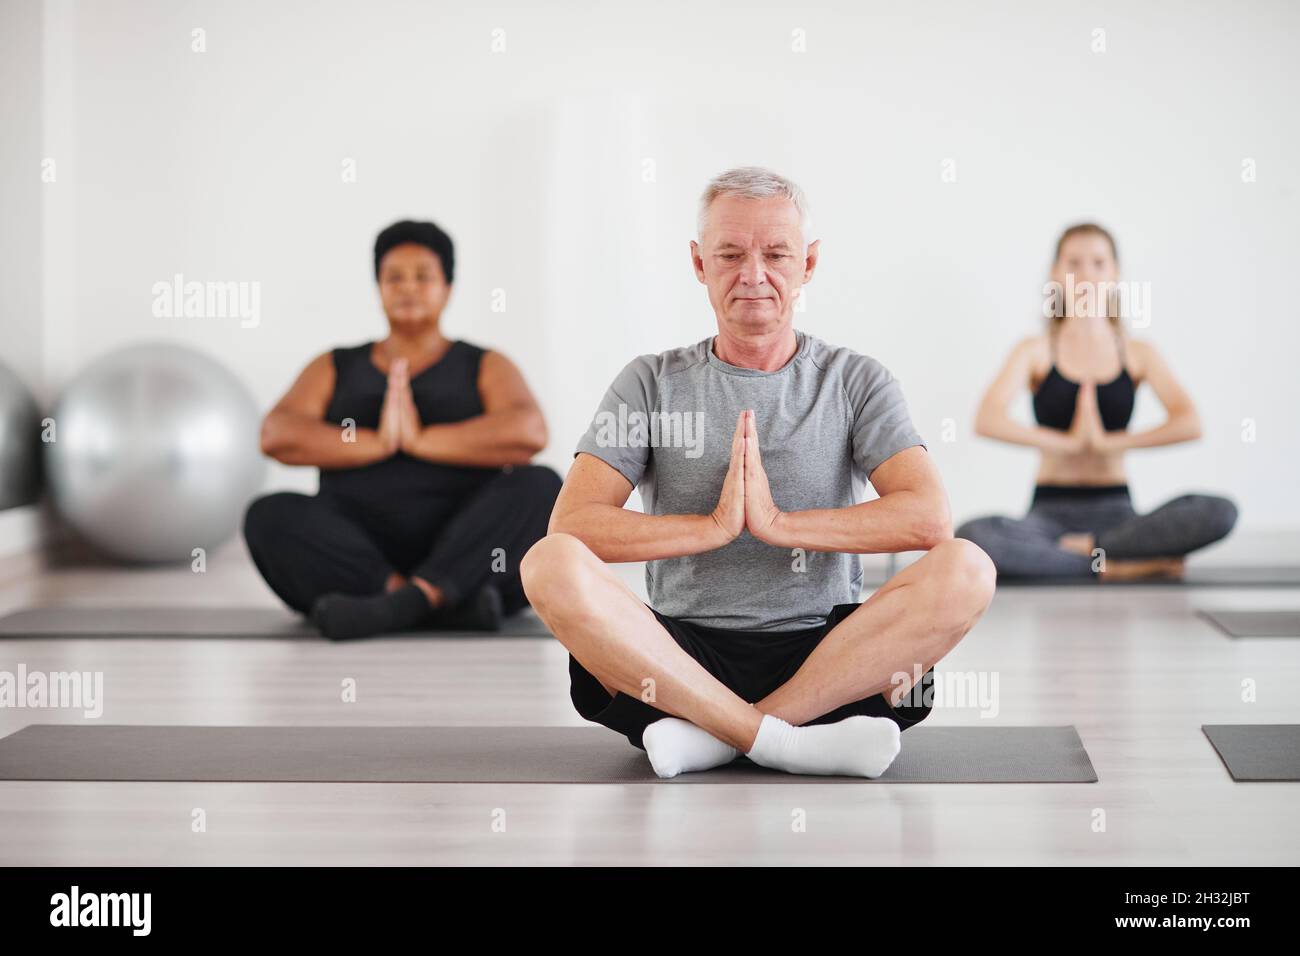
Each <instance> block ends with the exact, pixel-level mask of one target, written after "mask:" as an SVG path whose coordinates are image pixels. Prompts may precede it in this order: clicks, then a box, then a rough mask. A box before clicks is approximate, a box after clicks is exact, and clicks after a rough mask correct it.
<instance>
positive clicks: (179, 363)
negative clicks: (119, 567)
mask: <svg viewBox="0 0 1300 956" xmlns="http://www.w3.org/2000/svg"><path fill="white" fill-rule="evenodd" d="M260 417H261V416H260V415H259V414H258V410H257V405H256V404H255V402H254V401H253V397H252V396H251V395H250V394H249V393H248V391H247V390H246V389H245V388H244V386H243V385H242V384H241V383H240V381H239V380H238V379H237V378H235V376H234V375H232V374H231V373H230V372H228V371H227V370H226V369H225V368H223V367H222V366H221V365H220V364H218V363H217V362H216V361H214V360H213V359H211V358H209V357H208V356H206V355H202V354H200V353H199V352H195V351H193V350H192V349H188V348H183V347H181V346H177V345H164V344H151V345H137V346H133V347H131V348H125V349H122V350H120V351H118V352H114V353H112V354H111V355H108V356H107V357H105V358H103V359H100V360H99V361H98V362H95V363H94V364H93V365H91V366H90V367H89V368H87V369H86V370H85V371H84V372H82V373H81V374H80V375H79V376H78V377H77V378H76V379H74V380H73V381H72V382H71V383H70V384H69V386H68V388H67V390H66V391H65V392H64V393H63V396H62V397H61V398H60V399H59V402H58V404H57V405H56V406H55V409H54V415H53V418H54V429H55V432H54V440H53V441H51V442H47V444H46V445H45V458H46V462H45V464H46V471H47V475H48V480H49V488H50V494H51V497H52V498H53V500H54V504H55V507H56V508H57V509H58V511H59V513H60V514H61V515H63V517H64V518H65V519H67V521H68V523H69V524H71V525H72V526H73V527H74V528H76V529H77V530H78V531H79V532H81V534H83V535H84V536H85V537H86V538H87V539H89V540H90V541H91V543H93V544H95V545H96V546H98V547H99V548H101V549H102V550H104V551H106V552H107V553H109V554H111V555H113V556H114V557H117V558H121V559H124V560H127V561H139V562H156V561H180V560H190V559H191V557H192V555H193V552H194V549H195V548H203V549H204V550H205V551H210V550H211V549H212V548H214V547H215V546H217V545H218V544H220V543H221V542H223V541H225V540H226V539H227V538H229V537H230V536H231V535H232V534H233V533H234V532H235V529H236V528H237V527H238V526H239V522H240V520H241V518H242V517H243V511H244V507H245V505H246V504H247V503H248V500H249V499H250V498H251V497H252V495H253V494H254V492H256V491H257V489H258V488H259V487H260V485H261V483H262V475H263V471H264V468H265V463H264V461H263V460H262V456H261V453H260V451H259V449H258V431H259V428H260Z"/></svg>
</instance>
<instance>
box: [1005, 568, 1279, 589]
mask: <svg viewBox="0 0 1300 956" xmlns="http://www.w3.org/2000/svg"><path fill="white" fill-rule="evenodd" d="M1075 586H1078V587H1107V588H1115V587H1118V588H1161V587H1163V588H1186V587H1198V588H1248V587H1267V588H1294V587H1300V567H1289V566H1288V567H1277V566H1269V567H1265V566H1263V565H1260V566H1257V567H1235V568H1222V567H1218V568H1216V567H1209V568H1199V567H1190V568H1188V569H1187V572H1186V574H1185V575H1184V576H1183V578H1182V579H1181V580H1159V579H1154V580H1143V581H1105V582H1103V581H1100V580H1099V579H1097V578H1096V577H1093V576H1091V575H1089V576H1088V577H1069V578H1056V577H1042V578H1040V577H1022V578H1018V577H1011V576H1009V575H999V576H998V587H1000V588H1004V587H1075Z"/></svg>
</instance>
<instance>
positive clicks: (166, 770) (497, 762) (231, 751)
mask: <svg viewBox="0 0 1300 956" xmlns="http://www.w3.org/2000/svg"><path fill="white" fill-rule="evenodd" d="M0 780H223V781H278V782H318V783H326V782H341V783H349V782H355V783H363V782H364V783H656V782H660V781H659V778H658V777H656V776H655V775H654V771H653V770H652V769H651V768H650V763H649V761H648V759H647V758H646V756H645V754H644V753H643V752H642V751H640V750H637V749H636V748H634V747H633V746H632V745H631V744H630V743H628V742H627V740H626V739H625V738H623V737H621V736H619V735H618V734H615V733H614V732H613V731H610V730H606V729H605V728H603V727H192V726H185V727H181V726H174V727H162V726H144V725H132V724H102V725H83V724H33V725H31V726H28V727H24V728H23V729H22V730H19V731H17V732H16V733H13V734H10V735H9V736H8V737H5V738H4V739H2V740H0ZM1096 780H1097V774H1096V773H1095V772H1094V770H1093V768H1092V761H1091V760H1089V759H1088V754H1087V752H1086V751H1085V750H1084V749H1083V744H1082V743H1081V742H1080V740H1079V735H1078V733H1077V732H1076V731H1075V729H1074V728H1073V727H1069V726H1066V727H915V728H912V729H911V730H908V731H907V732H906V733H904V734H903V750H902V753H900V754H899V756H898V759H897V760H895V762H894V765H893V766H892V767H890V768H889V770H888V771H887V772H886V774H885V775H884V776H883V777H881V778H880V782H882V783H1093V782H1095V781H1096ZM664 782H674V783H676V782H681V783H865V782H870V781H867V780H866V779H865V778H848V777H809V776H795V775H792V774H785V773H780V772H776V771H771V770H767V769H765V768H763V767H759V766H757V765H755V764H753V763H750V761H748V760H746V759H744V758H741V759H740V760H737V761H736V762H735V763H732V764H730V765H728V766H726V767H723V768H719V769H716V770H712V771H707V772H702V773H689V774H682V775H681V776H679V777H675V778H673V780H672V781H664Z"/></svg>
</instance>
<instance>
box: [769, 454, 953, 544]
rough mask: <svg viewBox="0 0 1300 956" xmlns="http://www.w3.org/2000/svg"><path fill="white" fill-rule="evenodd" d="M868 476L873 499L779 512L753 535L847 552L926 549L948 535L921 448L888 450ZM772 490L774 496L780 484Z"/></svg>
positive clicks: (933, 474) (943, 507) (942, 504)
mask: <svg viewBox="0 0 1300 956" xmlns="http://www.w3.org/2000/svg"><path fill="white" fill-rule="evenodd" d="M870 480H871V484H872V486H873V487H874V488H875V489H876V492H877V494H879V495H880V497H879V498H877V499H876V500H875V501H867V502H864V503H862V504H859V505H851V506H849V507H847V508H817V509H812V510H808V511H789V512H780V513H779V514H777V515H776V517H775V519H774V520H773V521H772V524H771V525H770V527H768V528H767V529H764V531H763V533H762V534H761V535H758V534H756V536H757V537H761V538H762V540H764V541H766V542H767V543H768V544H773V545H777V546H778V547H783V548H803V549H804V550H806V551H838V552H842V553H847V554H877V553H893V552H898V551H928V550H929V549H930V548H932V547H934V546H935V545H936V544H938V543H939V542H940V541H944V540H947V539H948V538H951V537H952V514H951V511H950V510H949V507H948V495H947V492H945V491H944V488H943V481H942V479H941V478H940V477H939V469H938V468H937V467H936V466H935V464H934V461H933V460H932V459H931V458H930V454H929V452H927V451H926V450H925V449H924V448H922V447H921V446H919V445H913V446H912V447H911V448H905V449H903V450H902V451H900V452H898V453H897V454H895V455H891V456H890V457H889V458H887V459H885V461H883V462H881V464H879V465H878V466H876V468H875V470H874V471H872V472H871V475H870ZM775 492H776V497H778V498H779V497H780V489H779V488H778V489H775ZM750 530H751V532H752V531H753V529H752V528H751V529H750Z"/></svg>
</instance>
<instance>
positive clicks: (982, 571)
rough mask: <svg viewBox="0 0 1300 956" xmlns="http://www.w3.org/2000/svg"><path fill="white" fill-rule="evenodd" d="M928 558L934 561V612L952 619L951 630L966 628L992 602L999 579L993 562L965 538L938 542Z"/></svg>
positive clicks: (977, 546)
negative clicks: (936, 598) (936, 593)
mask: <svg viewBox="0 0 1300 956" xmlns="http://www.w3.org/2000/svg"><path fill="white" fill-rule="evenodd" d="M930 554H931V555H932V556H933V557H934V558H935V559H936V560H935V562H934V565H935V568H934V575H935V579H934V583H935V586H936V588H937V590H938V601H937V602H936V611H937V612H938V613H939V614H941V615H942V616H944V617H945V618H949V619H951V621H952V623H953V625H954V627H957V628H969V627H970V625H972V624H973V623H974V622H975V619H976V618H978V617H979V616H980V615H981V614H983V613H984V611H985V609H986V608H987V607H988V606H989V602H990V601H992V600H993V592H994V591H995V590H996V588H997V578H998V573H997V568H996V567H995V566H994V564H993V560H992V559H991V558H990V557H989V556H988V555H987V554H985V553H984V550H983V549H982V548H980V547H979V545H977V544H975V543H974V542H973V541H969V540H967V539H965V538H951V539H949V540H947V541H944V542H941V543H940V544H938V545H936V546H935V547H934V548H932V549H930Z"/></svg>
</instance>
